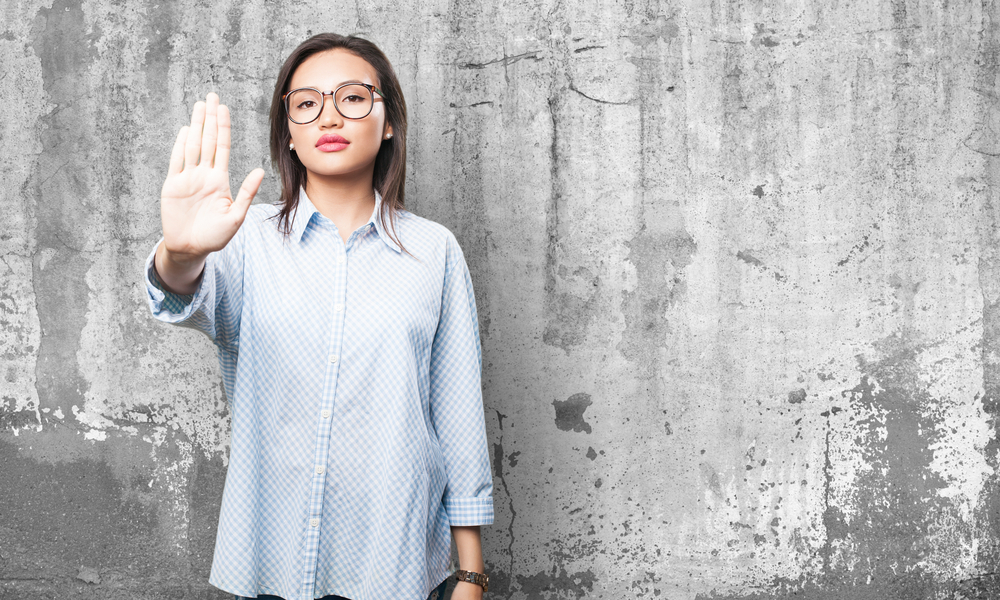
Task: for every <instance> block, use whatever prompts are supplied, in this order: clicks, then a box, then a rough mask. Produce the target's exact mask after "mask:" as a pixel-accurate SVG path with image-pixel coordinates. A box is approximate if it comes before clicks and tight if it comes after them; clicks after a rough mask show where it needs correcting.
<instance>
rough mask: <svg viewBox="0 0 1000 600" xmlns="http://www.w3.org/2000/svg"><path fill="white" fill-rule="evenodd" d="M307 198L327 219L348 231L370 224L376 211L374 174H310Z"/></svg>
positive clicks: (307, 176) (307, 181)
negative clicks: (334, 175)
mask: <svg viewBox="0 0 1000 600" xmlns="http://www.w3.org/2000/svg"><path fill="white" fill-rule="evenodd" d="M305 188H306V195H307V196H309V200H311V201H312V203H313V206H315V207H316V210H318V211H319V212H320V213H321V214H322V215H323V216H325V217H326V218H328V219H330V220H331V221H333V222H334V223H336V224H337V227H338V228H339V229H344V228H345V227H346V228H348V231H353V230H354V229H356V228H358V227H360V226H361V225H363V224H364V223H367V222H368V218H369V217H371V214H372V211H373V210H374V209H375V192H374V191H373V190H374V187H373V186H372V172H371V171H369V172H367V173H360V174H357V175H355V174H350V175H338V176H336V177H331V176H325V175H317V174H316V173H311V172H310V173H308V174H307V175H306V185H305Z"/></svg>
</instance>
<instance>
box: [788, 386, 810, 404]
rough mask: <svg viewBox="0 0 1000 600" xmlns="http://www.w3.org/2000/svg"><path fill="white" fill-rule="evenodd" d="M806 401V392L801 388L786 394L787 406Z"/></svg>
mask: <svg viewBox="0 0 1000 600" xmlns="http://www.w3.org/2000/svg"><path fill="white" fill-rule="evenodd" d="M805 401H806V391H805V390H804V389H802V388H799V389H797V390H793V391H791V392H788V403H789V404H802V403H803V402H805Z"/></svg>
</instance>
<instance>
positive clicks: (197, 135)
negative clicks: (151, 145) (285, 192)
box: [160, 93, 264, 257]
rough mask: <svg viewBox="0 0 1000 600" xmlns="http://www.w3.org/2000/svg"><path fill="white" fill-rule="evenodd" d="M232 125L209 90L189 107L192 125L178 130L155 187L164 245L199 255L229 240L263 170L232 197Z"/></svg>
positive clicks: (170, 249)
mask: <svg viewBox="0 0 1000 600" xmlns="http://www.w3.org/2000/svg"><path fill="white" fill-rule="evenodd" d="M230 139H231V124H230V118H229V109H228V108H227V107H226V106H225V105H224V104H223V105H220V104H219V96H218V95H216V94H214V93H209V94H208V96H207V98H206V101H205V102H200V101H199V102H197V103H195V105H194V110H193V111H192V112H191V125H190V126H184V127H182V128H181V130H180V132H179V133H178V134H177V140H176V141H175V142H174V148H173V151H172V152H171V154H170V168H169V170H168V172H167V178H166V180H165V181H164V182H163V188H162V189H161V191H160V217H161V219H162V221H163V243H164V246H165V247H166V250H167V251H168V252H170V253H172V254H175V255H178V256H189V257H203V256H207V255H208V254H209V253H211V252H216V251H218V250H221V249H222V248H224V247H225V246H226V244H228V243H229V240H231V239H233V236H234V235H236V232H237V231H238V230H239V228H240V225H242V224H243V219H244V218H245V217H246V214H247V210H248V209H249V208H250V203H251V202H252V201H253V198H254V196H255V195H256V194H257V190H258V189H259V188H260V183H261V181H262V180H263V179H264V170H263V169H254V170H253V171H251V172H250V174H249V175H247V177H246V179H244V180H243V185H241V186H240V191H239V194H238V195H237V196H236V199H235V200H233V196H232V192H231V191H230V187H229V150H230Z"/></svg>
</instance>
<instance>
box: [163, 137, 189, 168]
mask: <svg viewBox="0 0 1000 600" xmlns="http://www.w3.org/2000/svg"><path fill="white" fill-rule="evenodd" d="M187 132H188V126H187V125H185V126H184V127H181V130H180V131H178V132H177V139H176V140H175V141H174V149H173V150H172V151H171V152H170V167H168V168H167V176H168V177H169V176H171V175H176V174H178V173H180V172H181V170H182V169H183V168H184V140H186V139H187Z"/></svg>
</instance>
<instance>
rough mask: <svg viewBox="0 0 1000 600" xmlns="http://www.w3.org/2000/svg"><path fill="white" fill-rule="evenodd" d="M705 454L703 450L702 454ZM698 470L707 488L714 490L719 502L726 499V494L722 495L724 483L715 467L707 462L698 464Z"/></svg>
mask: <svg viewBox="0 0 1000 600" xmlns="http://www.w3.org/2000/svg"><path fill="white" fill-rule="evenodd" d="M704 453H705V452H704V450H703V451H702V454H704ZM698 470H699V471H700V472H701V480H702V483H704V484H705V487H707V488H708V489H710V490H712V494H714V495H715V497H716V498H718V499H719V500H723V499H725V494H723V493H722V482H721V481H720V480H719V473H718V472H717V471H716V470H715V467H713V466H712V465H710V464H708V463H707V462H701V463H698Z"/></svg>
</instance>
